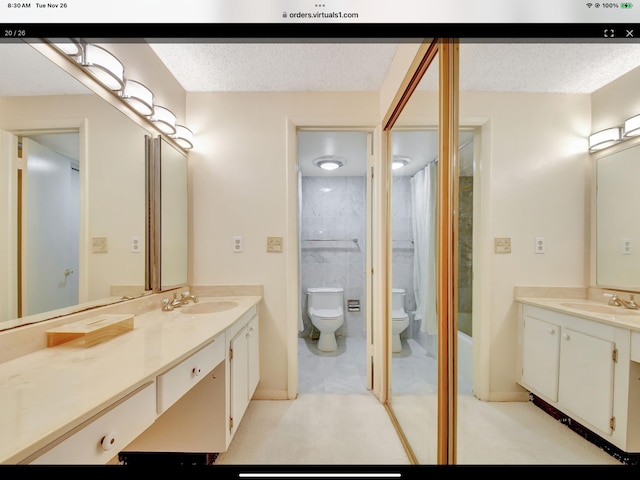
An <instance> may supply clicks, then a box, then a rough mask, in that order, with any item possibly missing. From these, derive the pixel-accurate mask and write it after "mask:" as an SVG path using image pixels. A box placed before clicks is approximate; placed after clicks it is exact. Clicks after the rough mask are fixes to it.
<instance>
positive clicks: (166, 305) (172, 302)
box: [161, 292, 200, 312]
mask: <svg viewBox="0 0 640 480" xmlns="http://www.w3.org/2000/svg"><path fill="white" fill-rule="evenodd" d="M199 300H200V299H199V298H198V297H196V296H195V295H191V294H190V293H189V292H182V293H181V294H180V298H178V297H177V296H176V294H175V293H174V294H173V298H171V299H169V298H165V299H163V300H162V307H161V308H162V310H163V311H165V312H170V311H171V310H173V309H174V308H176V307H181V306H183V305H185V304H187V303H189V302H193V303H198V301H199Z"/></svg>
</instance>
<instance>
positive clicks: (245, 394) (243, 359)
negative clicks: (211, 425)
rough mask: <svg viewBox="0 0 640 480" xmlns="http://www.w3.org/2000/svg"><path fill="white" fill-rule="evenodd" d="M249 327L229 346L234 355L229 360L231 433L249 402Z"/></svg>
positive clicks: (236, 426)
mask: <svg viewBox="0 0 640 480" xmlns="http://www.w3.org/2000/svg"><path fill="white" fill-rule="evenodd" d="M247 334H248V328H247V327H246V326H245V327H243V328H242V330H240V331H239V332H238V333H237V334H236V335H235V336H234V337H233V338H232V339H231V342H230V344H229V348H230V349H231V352H232V354H233V356H232V357H231V359H230V360H229V372H230V377H231V378H230V380H229V383H230V384H229V388H230V390H231V392H230V396H231V398H230V410H229V415H230V416H231V419H232V426H231V427H230V431H231V434H232V435H233V433H234V432H235V430H236V428H238V425H240V420H241V419H242V416H243V415H244V411H245V410H246V408H247V405H248V404H249V386H248V385H249V383H248V372H249V359H248V341H247Z"/></svg>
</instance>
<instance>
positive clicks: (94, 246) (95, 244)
mask: <svg viewBox="0 0 640 480" xmlns="http://www.w3.org/2000/svg"><path fill="white" fill-rule="evenodd" d="M91 251H92V252H93V253H107V237H93V238H92V239H91Z"/></svg>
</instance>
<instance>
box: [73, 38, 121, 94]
mask: <svg viewBox="0 0 640 480" xmlns="http://www.w3.org/2000/svg"><path fill="white" fill-rule="evenodd" d="M79 63H80V65H82V66H83V67H84V68H85V69H86V70H87V71H88V72H89V73H90V74H91V75H92V76H94V77H95V78H96V79H97V80H98V81H99V82H100V83H102V84H103V85H104V86H105V87H107V88H109V89H111V90H113V91H116V92H119V91H120V90H122V89H123V88H124V65H122V63H120V60H118V59H117V58H116V57H115V55H113V54H112V53H110V52H109V51H107V50H105V49H104V48H102V47H99V46H97V45H94V44H92V43H85V44H84V45H83V46H82V55H81V56H80V59H79Z"/></svg>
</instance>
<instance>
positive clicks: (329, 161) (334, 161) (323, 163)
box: [313, 155, 347, 170]
mask: <svg viewBox="0 0 640 480" xmlns="http://www.w3.org/2000/svg"><path fill="white" fill-rule="evenodd" d="M346 163H347V160H346V159H345V158H342V157H338V156H336V155H325V156H322V157H318V158H316V159H315V160H314V161H313V164H314V165H315V166H316V167H319V168H322V169H323V170H335V169H337V168H340V167H342V166H343V165H344V164H346Z"/></svg>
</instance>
